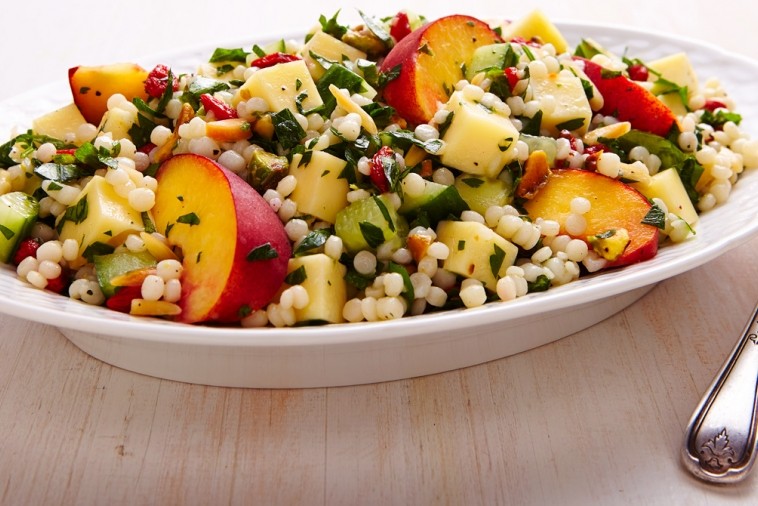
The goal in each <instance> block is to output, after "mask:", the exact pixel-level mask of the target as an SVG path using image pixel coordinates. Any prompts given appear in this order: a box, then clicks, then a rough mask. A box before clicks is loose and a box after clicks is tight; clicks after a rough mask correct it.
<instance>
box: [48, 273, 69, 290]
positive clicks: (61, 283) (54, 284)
mask: <svg viewBox="0 0 758 506" xmlns="http://www.w3.org/2000/svg"><path fill="white" fill-rule="evenodd" d="M67 288H68V281H67V276H66V273H65V272H64V273H61V275H60V276H58V277H57V278H53V279H48V280H47V286H46V287H45V289H46V290H50V291H51V292H55V293H63V292H65V291H66V289H67Z"/></svg>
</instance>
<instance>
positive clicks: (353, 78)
mask: <svg viewBox="0 0 758 506" xmlns="http://www.w3.org/2000/svg"><path fill="white" fill-rule="evenodd" d="M331 84H333V85H335V86H336V87H337V88H340V89H345V90H347V91H348V92H350V93H351V94H353V93H360V92H361V91H364V89H363V78H361V76H359V75H358V74H356V73H355V72H352V71H350V70H348V69H347V68H345V67H343V66H342V65H332V66H330V67H329V68H328V69H327V70H326V72H325V73H324V75H323V76H321V79H319V81H318V85H317V86H316V89H317V90H318V93H319V95H320V96H321V100H322V101H323V102H324V105H323V109H322V110H321V111H320V112H321V113H322V114H323V115H325V116H329V115H330V114H332V112H333V111H334V109H335V108H336V107H337V99H336V98H334V95H332V92H331V91H329V85H331Z"/></svg>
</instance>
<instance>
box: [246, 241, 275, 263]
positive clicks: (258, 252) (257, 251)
mask: <svg viewBox="0 0 758 506" xmlns="http://www.w3.org/2000/svg"><path fill="white" fill-rule="evenodd" d="M278 257H279V252H278V251H276V250H275V249H274V248H273V247H272V246H271V243H270V242H267V243H264V244H261V245H260V246H256V247H255V248H253V249H252V250H250V252H249V253H248V254H247V257H246V259H247V261H248V262H255V261H258V260H271V259H272V258H278Z"/></svg>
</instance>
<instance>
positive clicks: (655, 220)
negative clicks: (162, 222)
mask: <svg viewBox="0 0 758 506" xmlns="http://www.w3.org/2000/svg"><path fill="white" fill-rule="evenodd" d="M642 223H644V224H645V225H652V226H654V227H656V228H659V229H661V230H663V229H665V228H666V213H664V212H663V209H661V208H660V207H658V205H656V204H653V206H652V207H651V208H650V210H649V211H648V212H647V214H646V215H645V217H644V218H642Z"/></svg>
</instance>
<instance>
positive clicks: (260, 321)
mask: <svg viewBox="0 0 758 506" xmlns="http://www.w3.org/2000/svg"><path fill="white" fill-rule="evenodd" d="M240 324H241V325H242V326H243V327H245V328H260V327H265V326H266V325H268V316H267V315H266V311H263V310H260V309H259V310H257V311H253V312H252V313H250V314H249V315H247V316H246V317H244V318H242V320H240Z"/></svg>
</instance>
